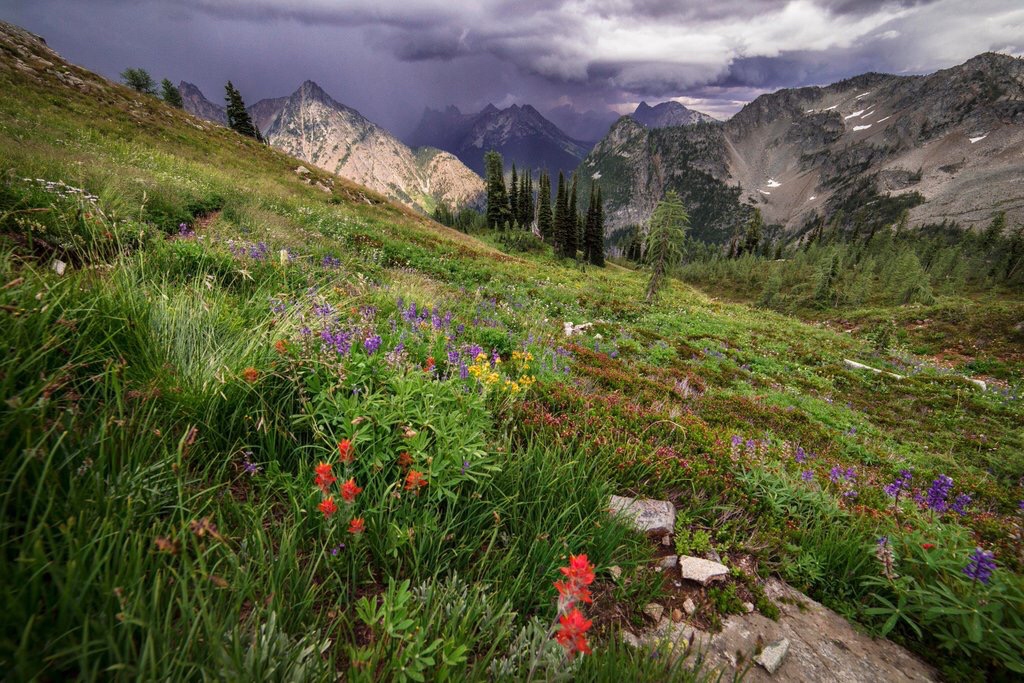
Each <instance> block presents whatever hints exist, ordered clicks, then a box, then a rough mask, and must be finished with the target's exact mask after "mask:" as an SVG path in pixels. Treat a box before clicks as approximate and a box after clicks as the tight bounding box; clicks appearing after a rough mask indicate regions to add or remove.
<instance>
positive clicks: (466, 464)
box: [462, 460, 469, 474]
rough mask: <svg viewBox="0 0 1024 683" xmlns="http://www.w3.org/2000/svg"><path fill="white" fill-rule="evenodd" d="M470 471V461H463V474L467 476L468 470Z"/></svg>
mask: <svg viewBox="0 0 1024 683" xmlns="http://www.w3.org/2000/svg"><path fill="white" fill-rule="evenodd" d="M468 469H469V461H468V460H463V461H462V473H463V474H465V473H466V470H468Z"/></svg>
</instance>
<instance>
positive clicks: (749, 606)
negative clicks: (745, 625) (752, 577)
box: [743, 602, 754, 614]
mask: <svg viewBox="0 0 1024 683" xmlns="http://www.w3.org/2000/svg"><path fill="white" fill-rule="evenodd" d="M743 610H744V611H745V612H746V613H747V614H750V613H751V612H753V611H754V603H752V602H745V603H743Z"/></svg>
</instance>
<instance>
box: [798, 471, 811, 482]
mask: <svg viewBox="0 0 1024 683" xmlns="http://www.w3.org/2000/svg"><path fill="white" fill-rule="evenodd" d="M800 478H801V479H803V480H804V481H812V480H813V479H814V470H804V471H803V472H801V473H800Z"/></svg>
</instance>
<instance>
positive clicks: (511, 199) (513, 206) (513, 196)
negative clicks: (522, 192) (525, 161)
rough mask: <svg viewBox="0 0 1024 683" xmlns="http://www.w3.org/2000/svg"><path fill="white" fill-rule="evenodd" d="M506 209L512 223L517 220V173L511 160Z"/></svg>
mask: <svg viewBox="0 0 1024 683" xmlns="http://www.w3.org/2000/svg"><path fill="white" fill-rule="evenodd" d="M508 209H509V214H510V216H511V218H509V221H510V222H512V223H518V222H519V175H518V174H517V173H516V164H515V162H514V161H513V162H512V182H511V183H509V185H508Z"/></svg>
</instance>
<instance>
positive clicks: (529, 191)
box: [519, 173, 533, 230]
mask: <svg viewBox="0 0 1024 683" xmlns="http://www.w3.org/2000/svg"><path fill="white" fill-rule="evenodd" d="M532 183H533V181H532V177H531V174H530V173H524V174H523V175H522V176H521V177H520V178H519V225H521V226H523V228H524V229H526V230H529V229H530V227H531V226H532V225H533V186H532Z"/></svg>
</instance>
